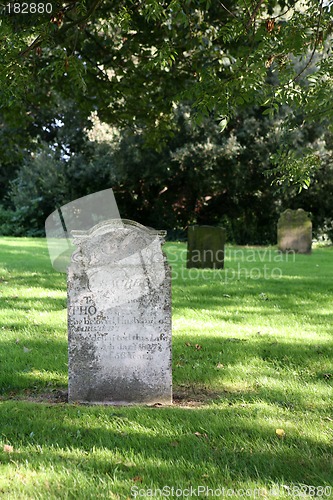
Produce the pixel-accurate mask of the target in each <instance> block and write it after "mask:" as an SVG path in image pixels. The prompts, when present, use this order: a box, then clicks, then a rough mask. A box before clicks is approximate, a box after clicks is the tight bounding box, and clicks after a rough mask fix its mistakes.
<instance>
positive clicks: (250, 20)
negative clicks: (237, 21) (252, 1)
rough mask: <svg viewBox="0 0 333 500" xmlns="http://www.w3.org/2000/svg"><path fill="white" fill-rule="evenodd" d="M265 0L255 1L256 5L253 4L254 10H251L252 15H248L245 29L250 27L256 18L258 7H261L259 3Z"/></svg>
mask: <svg viewBox="0 0 333 500" xmlns="http://www.w3.org/2000/svg"><path fill="white" fill-rule="evenodd" d="M264 1H265V0H259V2H258V3H257V5H256V6H255V8H254V11H253V12H252V16H251V17H250V19H249V21H248V23H247V25H246V29H247V30H249V29H250V26H251V24H252V23H253V21H254V20H255V19H256V17H257V14H258V12H259V9H260V7H261V5H262V4H263V3H264Z"/></svg>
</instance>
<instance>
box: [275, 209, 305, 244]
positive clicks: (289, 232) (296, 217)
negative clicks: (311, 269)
mask: <svg viewBox="0 0 333 500" xmlns="http://www.w3.org/2000/svg"><path fill="white" fill-rule="evenodd" d="M277 240H278V249H279V250H280V251H281V252H288V251H293V252H296V253H311V247H312V222H311V220H310V219H309V214H308V213H307V212H305V210H303V209H302V208H299V209H298V210H290V209H288V210H285V211H284V212H283V213H282V214H281V215H280V218H279V221H278V225H277Z"/></svg>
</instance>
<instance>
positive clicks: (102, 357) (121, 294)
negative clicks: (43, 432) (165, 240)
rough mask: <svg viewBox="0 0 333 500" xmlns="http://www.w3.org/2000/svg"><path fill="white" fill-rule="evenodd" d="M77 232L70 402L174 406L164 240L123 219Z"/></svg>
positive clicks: (71, 286) (71, 276) (71, 271)
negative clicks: (163, 404) (168, 404)
mask: <svg viewBox="0 0 333 500" xmlns="http://www.w3.org/2000/svg"><path fill="white" fill-rule="evenodd" d="M72 233H73V236H74V244H75V245H76V246H77V247H78V249H77V250H76V251H75V252H74V254H73V256H72V261H71V264H70V266H69V268H68V342H69V364H68V374H69V381H68V399H69V401H70V402H75V401H77V402H87V403H109V404H134V403H147V404H153V403H170V402H171V399H172V372H171V277H170V268H169V265H168V264H167V262H166V258H165V256H164V254H163V252H162V248H161V242H162V241H161V237H160V236H159V234H158V233H157V231H152V230H149V229H147V228H145V227H144V226H141V225H140V224H138V223H135V222H132V221H126V220H125V221H124V220H122V221H121V220H120V219H119V220H110V221H106V222H104V223H100V224H98V225H96V226H94V227H93V228H92V229H91V230H89V231H88V232H83V231H73V232H72Z"/></svg>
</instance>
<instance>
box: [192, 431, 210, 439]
mask: <svg viewBox="0 0 333 500" xmlns="http://www.w3.org/2000/svg"><path fill="white" fill-rule="evenodd" d="M194 435H195V436H197V437H204V438H208V435H207V434H201V432H195V433H194Z"/></svg>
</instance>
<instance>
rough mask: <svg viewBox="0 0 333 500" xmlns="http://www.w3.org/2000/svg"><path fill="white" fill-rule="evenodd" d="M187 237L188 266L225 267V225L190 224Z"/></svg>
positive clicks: (201, 267) (200, 267)
mask: <svg viewBox="0 0 333 500" xmlns="http://www.w3.org/2000/svg"><path fill="white" fill-rule="evenodd" d="M187 237H188V240H187V268H193V267H195V268H199V269H203V268H210V269H223V267H224V245H225V240H226V231H225V229H224V228H223V227H213V226H198V225H195V226H190V227H189V228H188V234H187Z"/></svg>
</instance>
